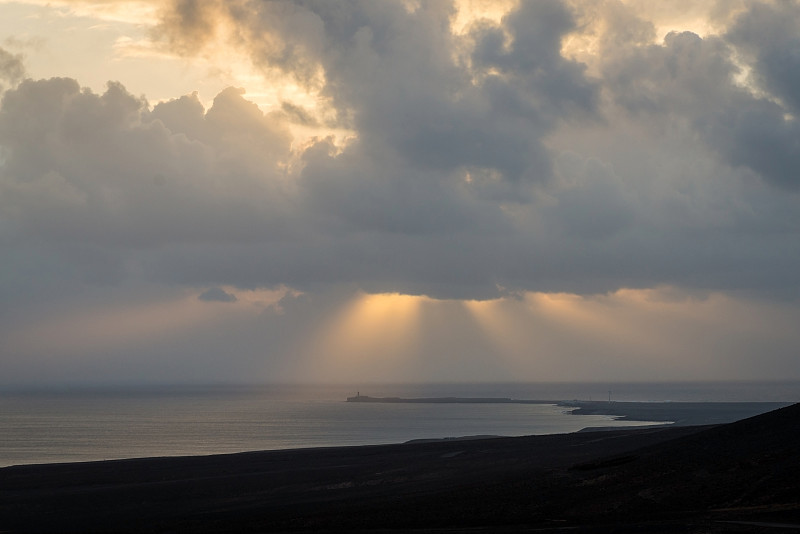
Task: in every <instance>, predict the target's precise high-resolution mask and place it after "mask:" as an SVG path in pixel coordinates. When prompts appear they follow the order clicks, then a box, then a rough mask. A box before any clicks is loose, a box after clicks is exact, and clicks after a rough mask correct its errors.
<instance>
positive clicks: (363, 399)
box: [347, 393, 559, 404]
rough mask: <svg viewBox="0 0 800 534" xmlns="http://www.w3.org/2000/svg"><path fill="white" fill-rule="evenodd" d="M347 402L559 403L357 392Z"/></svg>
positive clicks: (556, 402) (506, 398)
mask: <svg viewBox="0 0 800 534" xmlns="http://www.w3.org/2000/svg"><path fill="white" fill-rule="evenodd" d="M347 402H382V403H412V404H413V403H416V404H559V402H558V401H550V400H525V399H511V398H508V397H423V398H404V397H370V396H369V395H362V394H361V393H358V394H357V395H356V396H355V397H347Z"/></svg>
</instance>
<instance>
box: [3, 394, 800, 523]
mask: <svg viewBox="0 0 800 534" xmlns="http://www.w3.org/2000/svg"><path fill="white" fill-rule="evenodd" d="M799 444H800V405H794V406H790V407H787V408H784V409H780V410H777V411H774V412H770V413H767V414H764V415H760V416H756V417H753V418H750V419H746V420H743V421H739V422H736V423H731V424H727V425H720V426H710V427H709V426H705V427H698V426H684V427H666V428H638V429H622V430H613V431H606V432H586V433H575V434H563V435H549V436H532V437H523V438H495V439H486V440H483V439H476V440H466V441H455V440H445V441H439V442H432V443H418V444H402V445H384V446H367V447H341V448H321V449H305V450H288V451H271V452H259V453H242V454H234V455H219V456H207V457H182V458H151V459H135V460H118V461H109V462H92V463H83V464H60V465H38V466H36V465H34V466H15V467H9V468H4V469H0V531H5V532H109V531H111V532H163V531H176V532H219V531H236V532H242V531H244V532H288V531H306V532H307V531H313V532H352V531H361V532H378V531H381V532H386V531H395V532H400V531H403V532H405V531H416V532H460V531H465V530H469V531H470V532H518V531H537V532H556V531H559V532H560V531H562V530H565V529H568V530H572V531H577V532H697V533H700V532H704V533H716V532H772V531H773V530H775V529H776V528H778V527H777V526H775V525H782V527H781V528H787V526H788V528H794V527H795V526H797V525H800V491H798V482H797V481H798V480H800V445H799ZM797 528H800V526H798V527H797Z"/></svg>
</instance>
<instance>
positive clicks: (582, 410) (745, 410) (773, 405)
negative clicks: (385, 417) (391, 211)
mask: <svg viewBox="0 0 800 534" xmlns="http://www.w3.org/2000/svg"><path fill="white" fill-rule="evenodd" d="M346 402H353V403H362V402H363V403H378V404H547V405H553V406H558V407H561V408H566V409H568V410H569V413H570V414H572V415H606V416H610V417H614V418H616V419H617V420H619V421H641V422H643V423H644V422H652V423H663V424H665V425H673V426H690V425H714V424H724V423H732V422H734V421H738V420H740V419H746V418H748V417H753V416H755V415H760V414H762V413H766V412H769V411H772V410H777V409H779V408H784V407H786V406H789V405H791V404H792V403H791V402H668V401H665V402H648V401H584V400H544V399H514V398H510V397H419V398H413V397H412V398H405V397H371V396H369V395H361V394H360V393H359V394H357V395H356V396H354V397H347V401H346ZM584 430H585V429H584ZM580 431H581V430H578V432H580Z"/></svg>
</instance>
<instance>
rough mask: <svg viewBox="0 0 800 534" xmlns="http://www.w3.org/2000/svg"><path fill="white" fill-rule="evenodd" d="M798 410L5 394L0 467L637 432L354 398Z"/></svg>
mask: <svg viewBox="0 0 800 534" xmlns="http://www.w3.org/2000/svg"><path fill="white" fill-rule="evenodd" d="M356 393H360V394H362V395H370V396H375V397H380V396H402V397H437V396H463V397H511V398H517V399H539V400H571V399H579V400H592V399H593V400H607V398H609V397H610V398H612V400H618V401H623V400H624V401H789V402H792V401H797V400H800V383H796V382H792V383H789V382H781V383H775V382H771V383H690V384H686V383H683V384H675V383H673V384H564V383H561V384H425V385H407V384H406V385H403V384H391V385H386V384H383V385H371V386H364V385H360V386H353V387H351V386H295V385H292V386H288V385H270V386H203V387H199V386H192V387H188V386H148V387H130V386H125V387H121V386H118V387H80V388H78V387H75V388H63V389H52V388H50V389H45V388H39V389H22V388H8V387H6V388H0V467H4V466H9V465H19V464H34V463H60V462H81V461H93V460H107V459H117V458H134V457H153V456H181V455H205V454H218V453H230V452H241V451H253V450H269V449H286V448H300V447H329V446H342V445H367V444H383V443H400V442H405V441H409V440H413V439H434V438H448V437H461V436H474V435H500V436H521V435H532V434H553V433H565V432H575V431H578V430H580V429H582V428H586V427H604V426H632V425H643V424H648V423H646V422H629V421H617V420H615V419H614V418H613V417H609V416H602V415H573V414H570V413H569V411H568V409H566V408H562V407H560V406H557V405H547V404H545V405H539V404H372V403H347V402H345V399H346V398H347V397H348V396H352V395H355V394H356Z"/></svg>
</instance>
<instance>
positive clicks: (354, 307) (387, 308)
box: [301, 293, 427, 380]
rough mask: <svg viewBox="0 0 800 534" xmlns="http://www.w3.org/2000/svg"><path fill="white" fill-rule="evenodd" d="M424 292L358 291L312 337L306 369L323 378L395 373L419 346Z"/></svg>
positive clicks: (303, 350) (367, 376)
mask: <svg viewBox="0 0 800 534" xmlns="http://www.w3.org/2000/svg"><path fill="white" fill-rule="evenodd" d="M425 300H427V298H426V297H420V296H410V295H400V294H396V293H392V294H373V295H369V294H363V293H362V294H359V295H357V296H356V297H355V298H354V299H352V300H351V301H350V302H348V303H347V304H346V305H344V306H343V307H342V308H341V309H340V310H338V311H337V312H335V313H334V314H333V316H332V317H331V319H330V320H329V321H328V322H327V323H326V324H325V325H324V326H323V327H322V328H321V329H320V331H319V332H318V333H316V334H313V335H312V336H311V339H310V340H309V343H308V345H307V346H306V347H305V348H303V349H301V352H302V353H304V356H305V363H304V364H303V366H304V367H305V369H304V372H306V373H308V375H311V376H317V377H320V378H324V379H339V380H341V379H350V378H361V379H363V378H373V379H374V378H378V379H380V378H381V377H384V379H385V377H387V376H388V377H394V376H397V375H396V373H402V372H403V370H404V369H405V366H406V363H407V362H408V355H409V354H413V353H415V352H416V351H417V343H418V339H419V330H420V322H419V308H420V304H421V303H422V302H423V301H425Z"/></svg>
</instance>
